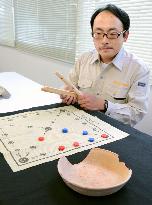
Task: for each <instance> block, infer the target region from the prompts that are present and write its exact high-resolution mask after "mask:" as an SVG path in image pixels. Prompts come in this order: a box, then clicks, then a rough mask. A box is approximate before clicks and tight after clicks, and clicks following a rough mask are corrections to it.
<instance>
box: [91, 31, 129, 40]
mask: <svg viewBox="0 0 152 205" xmlns="http://www.w3.org/2000/svg"><path fill="white" fill-rule="evenodd" d="M125 32H126V30H124V31H121V32H119V33H118V32H116V31H115V32H113V33H115V35H116V36H115V37H114V34H113V37H112V36H111V37H110V36H108V35H110V33H109V32H107V33H98V32H92V33H91V35H92V37H93V38H94V39H97V40H98V39H103V38H104V36H106V37H107V38H108V39H117V38H118V37H119V36H120V35H121V34H124V33H125ZM101 34H102V35H101ZM111 34H112V33H111ZM95 35H97V36H95ZM99 35H100V37H99Z"/></svg>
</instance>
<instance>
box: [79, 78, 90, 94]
mask: <svg viewBox="0 0 152 205" xmlns="http://www.w3.org/2000/svg"><path fill="white" fill-rule="evenodd" d="M78 87H79V90H81V91H89V92H90V91H91V88H92V81H91V80H88V79H83V80H79V81H78Z"/></svg>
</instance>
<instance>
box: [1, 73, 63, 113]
mask: <svg viewBox="0 0 152 205" xmlns="http://www.w3.org/2000/svg"><path fill="white" fill-rule="evenodd" d="M0 86H3V87H5V88H6V89H7V90H8V91H9V93H10V94H11V97H10V98H9V99H5V98H2V97H1V98H0V113H6V112H13V111H17V110H22V109H28V108H32V107H37V106H42V105H50V104H54V103H60V102H61V99H60V97H59V95H57V94H53V93H46V92H44V91H41V87H42V85H40V84H38V83H36V82H34V81H32V80H30V79H28V78H26V77H24V76H22V75H20V74H18V73H16V72H3V73H0Z"/></svg>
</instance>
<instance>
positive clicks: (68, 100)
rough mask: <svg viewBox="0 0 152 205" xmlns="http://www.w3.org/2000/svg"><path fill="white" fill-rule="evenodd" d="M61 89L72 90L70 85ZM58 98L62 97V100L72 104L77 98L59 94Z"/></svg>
mask: <svg viewBox="0 0 152 205" xmlns="http://www.w3.org/2000/svg"><path fill="white" fill-rule="evenodd" d="M63 89H64V90H68V91H74V90H73V89H72V88H71V87H70V86H65V87H63ZM60 98H61V99H62V102H63V103H65V104H67V105H70V104H74V103H76V102H77V98H76V97H73V96H67V95H60Z"/></svg>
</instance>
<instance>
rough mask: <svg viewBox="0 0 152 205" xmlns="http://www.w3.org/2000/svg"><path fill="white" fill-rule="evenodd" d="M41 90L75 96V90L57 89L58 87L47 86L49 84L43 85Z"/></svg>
mask: <svg viewBox="0 0 152 205" xmlns="http://www.w3.org/2000/svg"><path fill="white" fill-rule="evenodd" d="M41 90H42V91H45V92H49V93H55V94H58V95H68V96H72V97H76V93H75V92H72V91H68V90H62V89H58V88H53V87H49V86H44V87H43V88H41Z"/></svg>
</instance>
